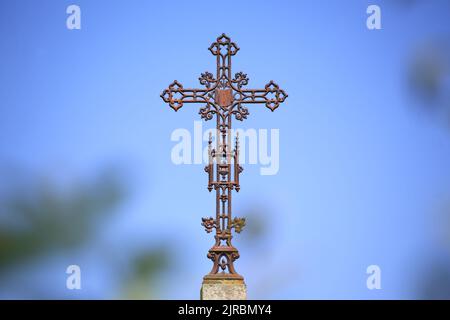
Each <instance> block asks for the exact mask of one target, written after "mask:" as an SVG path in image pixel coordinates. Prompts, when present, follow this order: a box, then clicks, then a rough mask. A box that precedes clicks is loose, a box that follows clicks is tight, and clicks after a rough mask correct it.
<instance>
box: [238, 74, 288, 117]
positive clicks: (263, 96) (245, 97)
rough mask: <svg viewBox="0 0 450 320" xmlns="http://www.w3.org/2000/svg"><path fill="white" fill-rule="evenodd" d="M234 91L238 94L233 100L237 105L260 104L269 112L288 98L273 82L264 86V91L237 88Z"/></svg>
mask: <svg viewBox="0 0 450 320" xmlns="http://www.w3.org/2000/svg"><path fill="white" fill-rule="evenodd" d="M236 91H237V92H238V94H237V96H236V100H235V102H236V103H237V104H246V103H252V104H256V103H261V104H265V105H266V107H267V108H269V109H270V110H271V111H274V110H275V109H276V108H278V107H279V106H280V104H281V103H283V102H284V100H286V98H287V97H288V95H287V93H286V92H285V91H284V90H282V89H280V87H279V86H278V85H277V84H276V83H275V82H273V81H270V82H269V83H268V84H266V85H265V87H264V89H242V88H240V87H238V88H237V90H236Z"/></svg>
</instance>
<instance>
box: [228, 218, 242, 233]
mask: <svg viewBox="0 0 450 320" xmlns="http://www.w3.org/2000/svg"><path fill="white" fill-rule="evenodd" d="M244 227H245V218H238V217H235V218H234V219H233V221H232V222H231V228H234V231H236V232H237V233H241V231H242V229H244Z"/></svg>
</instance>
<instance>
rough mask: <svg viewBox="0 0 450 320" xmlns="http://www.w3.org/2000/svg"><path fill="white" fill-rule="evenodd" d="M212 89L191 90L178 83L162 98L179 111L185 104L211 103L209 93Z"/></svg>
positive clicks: (165, 92)
mask: <svg viewBox="0 0 450 320" xmlns="http://www.w3.org/2000/svg"><path fill="white" fill-rule="evenodd" d="M209 91H211V90H210V89H208V88H206V89H191V88H186V89H185V88H183V85H182V84H181V83H179V82H178V81H176V80H175V81H174V82H172V83H171V84H170V85H169V87H168V88H167V89H165V90H164V91H163V92H162V93H161V95H160V97H161V98H162V99H163V100H164V102H166V103H168V104H169V106H170V107H171V108H172V109H173V110H175V111H178V109H180V108H181V107H182V106H183V104H184V103H206V104H209V103H210V101H209V100H210V98H209V97H208V93H209Z"/></svg>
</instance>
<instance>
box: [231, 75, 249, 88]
mask: <svg viewBox="0 0 450 320" xmlns="http://www.w3.org/2000/svg"><path fill="white" fill-rule="evenodd" d="M248 80H249V79H248V77H247V74H245V73H243V72H238V73H236V74H235V75H234V79H233V80H232V82H233V83H236V84H237V87H238V88H239V89H241V88H242V87H243V86H246V85H247V84H248Z"/></svg>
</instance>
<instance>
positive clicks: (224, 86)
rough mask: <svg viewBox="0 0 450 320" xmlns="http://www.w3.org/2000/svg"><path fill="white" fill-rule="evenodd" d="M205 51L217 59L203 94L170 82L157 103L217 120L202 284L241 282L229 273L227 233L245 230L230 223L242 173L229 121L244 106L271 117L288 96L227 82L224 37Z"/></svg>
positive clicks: (228, 49) (241, 79) (233, 48)
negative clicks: (193, 107) (196, 107)
mask: <svg viewBox="0 0 450 320" xmlns="http://www.w3.org/2000/svg"><path fill="white" fill-rule="evenodd" d="M209 51H211V53H212V54H213V55H215V56H216V59H217V70H216V77H214V76H213V75H212V74H211V73H209V72H205V73H202V74H201V76H200V78H199V80H200V84H202V85H203V86H204V88H202V89H191V88H183V86H182V85H181V83H179V82H178V81H176V80H175V81H174V82H173V83H171V84H170V85H169V87H168V88H167V89H166V90H164V91H163V93H162V94H161V98H162V99H163V100H164V102H166V103H168V104H169V105H170V107H171V108H172V109H174V110H175V111H178V109H180V108H181V107H182V106H183V104H185V103H200V104H203V107H201V108H200V112H199V114H200V116H201V118H203V119H205V121H208V120H211V119H213V116H214V115H216V120H217V132H218V134H219V136H220V137H219V136H218V137H217V144H216V146H215V148H213V147H212V138H211V135H210V138H209V142H208V154H209V162H208V165H207V166H206V167H205V171H206V173H207V174H208V190H209V191H212V190H213V189H214V190H215V191H216V215H215V218H213V217H209V218H202V226H204V227H205V230H206V232H208V233H210V232H211V231H212V230H213V229H215V231H216V234H215V244H214V246H213V247H212V248H211V249H209V252H208V255H207V257H208V258H209V259H211V260H212V261H213V263H214V264H213V267H212V270H211V272H210V273H209V274H207V275H206V276H205V277H204V279H205V280H206V279H243V278H242V276H241V275H239V274H238V273H237V272H236V270H235V269H234V261H235V260H236V259H238V258H239V252H238V250H237V249H236V248H235V247H234V246H233V245H232V244H231V239H232V238H233V236H232V234H231V230H232V229H234V230H235V232H237V233H240V232H241V230H242V228H243V227H244V226H245V218H237V217H235V218H232V211H231V196H232V191H233V190H236V191H239V189H240V185H239V175H240V173H241V172H242V170H243V168H242V166H240V165H239V137H238V136H236V141H235V145H234V149H231V148H232V147H231V134H230V129H231V119H232V117H233V116H234V117H235V118H236V119H237V120H240V121H242V120H243V119H245V118H247V116H248V114H249V112H248V109H247V108H246V107H245V105H246V104H256V103H259V104H265V105H266V107H267V108H269V109H270V110H271V111H274V110H275V109H276V108H278V106H279V105H280V103H282V102H284V100H285V99H286V98H287V96H288V95H287V94H286V93H285V92H284V91H283V90H281V89H280V88H279V87H278V85H277V84H276V83H274V82H273V81H270V82H269V83H268V84H266V86H265V87H264V89H245V88H244V86H246V85H247V84H248V77H247V75H246V74H245V73H243V72H238V73H236V74H235V75H234V78H233V77H232V76H231V57H232V56H234V55H235V54H236V53H237V52H238V51H239V47H238V46H237V45H236V44H235V43H234V42H231V39H230V38H229V37H227V36H226V35H225V34H222V35H221V36H220V37H218V38H217V41H216V42H214V43H213V44H211V46H210V47H209Z"/></svg>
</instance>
